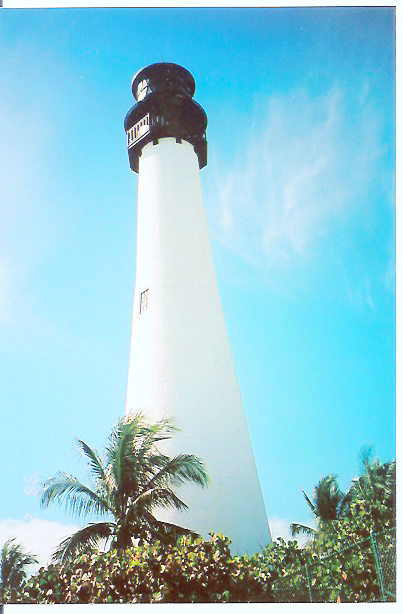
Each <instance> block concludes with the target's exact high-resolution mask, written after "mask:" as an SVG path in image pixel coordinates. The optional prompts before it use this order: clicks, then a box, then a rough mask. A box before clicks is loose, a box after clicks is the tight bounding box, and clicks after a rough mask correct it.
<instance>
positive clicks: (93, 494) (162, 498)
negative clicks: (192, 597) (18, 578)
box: [41, 413, 208, 563]
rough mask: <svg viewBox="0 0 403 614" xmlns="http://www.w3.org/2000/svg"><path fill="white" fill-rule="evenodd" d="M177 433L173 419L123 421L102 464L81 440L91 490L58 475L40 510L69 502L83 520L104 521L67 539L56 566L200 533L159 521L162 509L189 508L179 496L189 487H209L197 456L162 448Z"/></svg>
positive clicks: (45, 487)
mask: <svg viewBox="0 0 403 614" xmlns="http://www.w3.org/2000/svg"><path fill="white" fill-rule="evenodd" d="M177 430H178V429H177V428H176V427H175V426H174V425H173V423H172V421H170V420H161V421H160V422H157V423H156V424H153V425H150V424H147V423H146V422H145V420H144V418H143V416H142V414H141V413H137V414H133V415H131V416H129V417H126V418H124V419H121V420H120V421H119V423H118V424H117V426H116V427H115V428H114V429H113V430H112V433H111V435H110V437H109V443H108V445H107V447H106V450H105V458H104V459H102V458H101V457H100V455H99V454H98V452H97V451H96V450H93V449H92V448H90V447H89V446H88V445H87V444H86V443H84V442H83V441H81V440H77V443H78V447H79V450H80V451H81V453H82V454H83V455H84V456H85V457H86V460H87V462H88V465H89V474H90V478H92V480H91V482H92V483H91V485H90V486H87V485H86V484H83V483H82V482H81V481H80V480H78V479H77V478H76V477H74V476H71V475H68V474H66V473H63V472H61V471H59V472H58V473H57V474H56V475H55V476H54V477H53V478H50V479H49V480H47V481H46V482H45V483H44V485H43V489H42V494H41V505H42V506H43V507H47V506H48V505H50V504H51V503H59V504H62V503H64V504H65V505H66V508H69V509H70V511H71V512H72V513H73V514H75V515H77V516H78V517H83V518H86V517H88V516H89V515H91V514H92V515H95V516H99V517H103V518H105V520H104V521H103V522H94V523H90V524H87V525H86V526H85V527H83V528H82V529H79V530H78V531H77V532H76V533H74V535H72V536H70V537H68V538H67V539H65V540H64V541H63V542H62V543H61V544H60V546H59V548H58V549H57V551H56V552H55V553H54V557H53V559H54V561H57V562H61V563H62V562H66V561H68V560H73V559H74V558H76V557H77V556H78V555H79V554H82V553H87V552H88V551H90V550H94V549H96V548H97V547H98V546H99V544H100V542H101V541H102V540H104V544H105V545H106V546H107V547H109V548H110V549H112V550H123V549H127V548H130V547H131V546H132V545H133V543H134V542H133V540H137V541H138V543H139V544H140V545H141V544H143V543H150V542H152V541H154V540H156V539H158V540H159V541H160V542H161V543H165V544H170V543H175V542H176V540H177V538H178V536H180V535H189V534H190V535H194V536H196V534H195V533H193V532H192V531H190V530H188V529H184V528H182V527H179V526H177V525H173V524H170V523H167V522H161V521H159V520H157V519H156V518H155V517H154V515H153V513H152V512H153V510H154V509H155V508H157V507H160V508H161V507H174V508H176V509H178V510H185V509H187V505H186V503H185V502H184V501H182V500H181V499H180V498H179V497H178V496H177V495H176V494H175V492H174V490H173V489H174V488H175V487H178V486H180V485H181V484H183V483H185V482H193V483H195V484H198V485H200V486H201V487H204V486H206V485H207V483H208V477H207V473H206V471H205V469H204V466H203V463H202V461H201V460H200V459H199V458H197V457H196V456H194V455H192V454H179V455H177V456H175V457H174V458H170V457H168V456H166V455H165V454H163V453H162V452H161V451H160V450H159V448H158V444H159V443H161V442H162V441H164V440H167V439H170V438H171V437H172V434H173V432H174V431H177Z"/></svg>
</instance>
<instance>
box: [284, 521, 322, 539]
mask: <svg viewBox="0 0 403 614" xmlns="http://www.w3.org/2000/svg"><path fill="white" fill-rule="evenodd" d="M290 531H291V535H292V537H296V536H297V535H301V534H302V535H307V536H308V537H316V535H317V531H316V530H315V529H312V528H311V527H307V526H306V525H304V524H298V523H292V524H290Z"/></svg>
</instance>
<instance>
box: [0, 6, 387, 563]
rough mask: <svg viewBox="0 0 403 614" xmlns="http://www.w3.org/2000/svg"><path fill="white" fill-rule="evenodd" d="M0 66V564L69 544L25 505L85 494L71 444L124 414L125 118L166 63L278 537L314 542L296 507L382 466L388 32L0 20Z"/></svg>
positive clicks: (147, 17)
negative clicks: (196, 146)
mask: <svg viewBox="0 0 403 614" xmlns="http://www.w3.org/2000/svg"><path fill="white" fill-rule="evenodd" d="M0 54H1V58H2V65H1V71H0V99H1V101H2V102H1V105H2V113H1V116H0V141H1V143H2V147H1V148H0V216H1V222H0V372H1V374H2V375H1V385H0V405H1V410H2V415H3V421H2V453H1V457H0V472H1V474H0V488H1V496H0V500H1V501H2V506H1V510H0V543H1V542H2V541H3V540H4V539H6V538H7V537H8V536H9V535H10V534H13V535H14V534H15V535H17V536H18V537H19V538H20V540H22V541H23V542H24V543H26V545H27V547H29V548H31V549H33V550H34V551H35V548H36V551H37V552H39V550H41V552H40V554H41V556H43V557H44V556H45V554H43V552H44V551H45V546H46V548H48V549H49V548H50V545H49V544H50V542H52V540H53V542H55V540H56V542H57V539H58V538H59V537H60V536H62V535H65V534H68V533H69V531H70V529H72V528H73V525H77V523H78V521H77V519H74V518H71V517H70V516H69V515H68V514H66V513H65V512H64V510H60V509H58V508H51V509H49V510H45V511H44V510H40V508H39V505H38V497H37V496H36V494H35V493H36V490H37V485H38V483H39V482H40V481H41V480H43V479H45V478H47V477H49V476H50V475H52V474H53V473H54V472H55V471H57V470H59V469H61V470H65V471H67V472H71V473H76V474H79V475H81V476H83V469H84V465H82V464H81V463H80V461H79V458H78V456H77V454H76V452H75V450H74V438H75V437H76V436H78V437H80V438H82V439H84V440H85V441H86V442H87V443H89V444H91V445H93V446H95V447H97V448H98V449H102V447H103V445H104V443H105V442H106V439H107V436H108V433H109V430H110V428H111V427H112V425H113V424H114V423H115V422H116V420H117V418H118V417H119V416H120V415H122V414H123V413H124V406H125V394H126V380H127V371H128V358H129V343H130V329H131V310H132V295H133V288H134V265H135V261H134V254H135V223H136V221H135V212H136V190H137V176H136V175H135V174H134V173H132V172H130V170H129V165H128V160H127V152H126V139H125V134H124V130H123V119H124V116H125V114H126V112H127V110H128V109H129V107H130V106H131V105H132V104H133V98H132V95H131V79H132V76H133V74H134V73H135V72H137V70H139V69H140V68H142V67H143V66H146V65H148V64H150V63H153V62H158V61H161V60H162V61H169V62H176V63H178V64H181V65H183V66H185V67H186V68H187V69H188V70H190V72H191V73H192V74H193V75H194V77H195V80H196V94H195V99H196V100H197V101H198V102H199V103H200V104H201V105H202V106H203V107H204V109H205V110H206V112H207V114H208V119H209V125H208V144H209V150H208V156H209V157H208V165H207V167H206V168H205V169H204V170H203V171H202V181H203V189H204V194H205V203H206V209H207V214H208V220H209V226H210V231H211V237H212V244H213V252H214V258H215V263H216V270H217V276H218V280H219V285H220V290H221V294H222V300H223V307H224V313H225V316H226V321H227V326H228V330H229V335H230V340H231V344H232V348H233V355H234V360H235V364H236V368H237V374H238V379H239V383H240V388H241V392H242V396H243V400H244V406H245V412H246V415H247V419H248V423H249V427H250V434H251V439H252V443H253V447H254V451H255V456H256V462H257V467H258V472H259V476H260V480H261V485H262V490H263V494H264V499H265V503H266V508H267V512H268V517H269V520H270V524H271V528H272V531H273V533H274V535H275V536H276V535H278V534H282V535H284V536H285V537H287V526H288V525H289V523H290V522H303V523H311V522H312V518H311V517H310V514H309V510H308V508H307V505H306V503H305V501H304V499H303V496H302V494H301V491H300V486H301V487H302V488H304V489H305V490H306V491H307V492H308V493H311V492H312V489H313V486H314V484H315V483H316V482H317V481H318V480H319V479H320V478H321V477H323V476H324V475H326V474H328V473H335V474H337V475H339V477H340V482H341V485H342V487H343V488H345V489H346V488H348V485H349V483H350V481H351V479H352V478H353V477H354V476H355V475H356V474H357V472H358V470H359V460H358V455H359V450H360V448H361V447H362V446H363V445H372V446H374V450H375V454H376V455H377V456H379V457H380V458H382V459H383V460H385V461H386V460H389V459H391V458H393V457H394V456H395V221H394V220H395V209H394V207H395V194H394V177H395V175H394V167H395V157H394V155H395V154H394V148H395V137H394V134H395V124H394V121H395V107H394V96H395V65H394V10H393V9H392V8H379V7H378V8H371V7H368V8H361V7H357V8H347V7H345V8H322V9H321V8H305V9H298V8H294V9H292V8H288V9H263V8H260V9H234V8H232V9H228V8H225V9H224V8H223V9H189V8H187V9H144V10H143V9H123V8H122V9H65V10H63V9H42V10H40V9H37V10H18V11H17V10H14V11H13V10H5V9H2V10H1V12H0ZM45 535H46V537H45ZM45 542H46V544H45ZM48 542H49V543H48ZM54 545H55V544H54V543H52V547H53V546H54Z"/></svg>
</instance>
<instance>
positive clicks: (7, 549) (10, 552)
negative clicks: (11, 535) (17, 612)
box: [0, 539, 38, 591]
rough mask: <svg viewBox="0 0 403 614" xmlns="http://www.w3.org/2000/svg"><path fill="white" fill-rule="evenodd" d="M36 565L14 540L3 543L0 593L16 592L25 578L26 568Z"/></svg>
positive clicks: (35, 560)
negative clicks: (6, 591)
mask: <svg viewBox="0 0 403 614" xmlns="http://www.w3.org/2000/svg"><path fill="white" fill-rule="evenodd" d="M33 563H38V560H37V558H36V557H35V556H34V555H33V554H30V553H28V552H24V551H23V549H22V546H21V545H20V544H16V543H15V539H9V540H7V541H6V542H5V544H4V546H3V548H2V549H1V552H0V588H1V590H2V591H4V590H5V589H8V590H17V589H19V588H20V587H21V585H22V583H23V582H24V580H25V579H26V577H27V574H26V569H25V568H26V567H27V566H28V565H32V564H33Z"/></svg>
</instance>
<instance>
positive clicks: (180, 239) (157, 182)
mask: <svg viewBox="0 0 403 614" xmlns="http://www.w3.org/2000/svg"><path fill="white" fill-rule="evenodd" d="M132 91H133V95H134V98H135V99H136V103H135V104H134V106H133V107H132V108H131V109H130V110H129V112H128V114H127V115H126V118H125V131H126V134H127V147H128V154H129V162H130V168H131V169H132V170H133V171H135V172H136V173H138V202H137V240H136V279H135V291H134V305H133V326H132V336H131V347H130V360H129V377H128V387H127V399H126V412H127V413H130V412H138V411H141V412H142V413H143V414H144V415H145V417H146V419H147V421H149V422H151V423H152V422H156V421H158V420H160V419H161V418H172V419H173V420H174V422H175V423H176V424H177V426H178V427H179V429H180V431H179V432H178V433H175V435H174V436H173V438H172V439H170V440H169V441H166V442H163V443H164V445H165V447H164V448H163V451H164V452H165V453H166V454H169V455H171V456H174V455H176V454H180V453H187V454H195V455H196V456H198V457H200V458H201V459H202V461H203V462H204V465H205V467H206V469H207V472H208V475H209V479H210V481H209V486H208V487H207V488H205V489H201V488H200V487H198V486H196V485H194V484H190V485H185V486H183V487H181V488H180V489H178V495H179V496H180V497H181V499H182V500H183V501H185V503H186V504H187V505H188V510H187V511H185V512H178V511H177V510H171V509H161V510H156V513H155V515H156V517H157V518H159V519H160V520H164V521H166V522H171V523H174V524H177V525H180V526H182V527H185V528H188V529H191V530H193V531H196V532H197V533H199V534H200V535H202V536H203V537H204V538H208V534H209V533H210V532H214V533H222V534H224V535H225V536H227V537H229V538H230V539H231V541H232V546H231V549H232V552H233V553H235V554H253V553H255V552H257V551H259V550H260V549H261V548H264V547H265V546H267V544H268V543H269V542H270V532H269V527H268V522H267V516H266V510H265V506H264V502H263V497H262V493H261V488H260V484H259V478H258V475H257V471H256V465H255V459H254V456H253V451H252V447H251V443H250V438H249V433H248V426H247V422H246V419H245V415H244V410H243V406H242V401H241V396H240V391H239V387H238V383H237V378H236V373H235V368H234V363H233V359H232V354H231V349H230V344H229V339H228V335H227V330H226V325H225V320H224V315H223V310H222V306H221V298H220V293H219V289H218V284H217V279H216V274H215V269H214V263H213V257H212V250H211V244H210V238H209V231H208V226H207V220H206V214H205V209H204V203H203V196H202V188H201V180H200V170H201V169H202V168H204V167H205V166H206V164H207V140H206V127H207V116H206V113H205V112H204V110H203V109H202V107H201V106H200V105H199V104H198V103H197V102H196V101H195V100H194V99H193V95H194V92H195V81H194V79H193V77H192V75H191V74H190V73H189V72H188V71H187V70H186V69H185V68H183V67H181V66H179V65H177V64H172V63H158V64H152V65H151V66H148V67H146V68H143V69H142V70H140V71H139V72H138V73H137V74H136V75H135V77H134V78H133V82H132Z"/></svg>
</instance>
